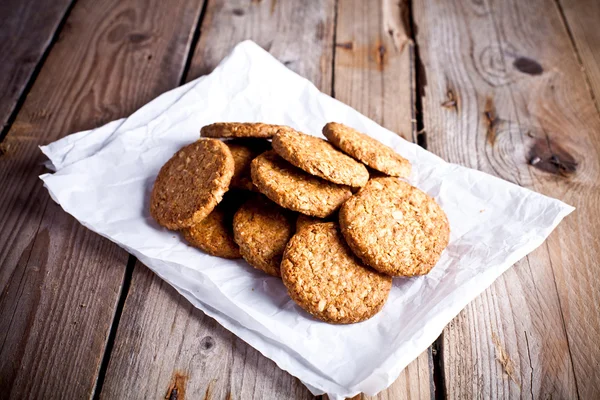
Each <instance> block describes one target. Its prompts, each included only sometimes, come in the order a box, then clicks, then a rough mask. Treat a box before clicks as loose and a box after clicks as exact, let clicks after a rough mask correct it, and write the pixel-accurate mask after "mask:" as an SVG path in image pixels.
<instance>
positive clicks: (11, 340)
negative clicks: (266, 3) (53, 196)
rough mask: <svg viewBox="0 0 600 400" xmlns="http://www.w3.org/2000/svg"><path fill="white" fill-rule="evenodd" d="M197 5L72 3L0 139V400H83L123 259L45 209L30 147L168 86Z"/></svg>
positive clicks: (176, 75)
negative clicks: (25, 96)
mask: <svg viewBox="0 0 600 400" xmlns="http://www.w3.org/2000/svg"><path fill="white" fill-rule="evenodd" d="M200 7H201V4H198V3H197V2H195V1H191V0H190V1H183V2H180V4H179V7H169V6H167V5H166V4H165V3H164V2H161V1H151V2H147V1H141V0H126V1H122V0H101V1H98V0H81V1H79V2H78V3H77V5H76V6H75V7H74V9H73V10H72V12H71V14H70V16H69V18H68V20H67V22H66V23H65V25H64V27H63V30H62V31H61V33H60V37H59V38H58V40H57V42H56V43H55V45H54V46H53V49H52V51H51V52H50V54H49V56H48V58H47V60H46V62H45V64H44V67H43V68H42V70H41V71H40V74H39V76H38V78H37V80H36V82H35V84H34V85H33V87H32V89H31V91H30V93H29V94H28V97H27V99H26V101H25V103H24V104H23V107H22V108H21V111H20V112H19V114H18V116H17V118H16V120H15V122H14V124H13V125H12V127H11V129H10V131H9V132H8V135H7V137H6V139H5V141H4V143H3V146H4V147H3V149H4V151H3V153H2V155H1V156H0V186H1V187H2V188H3V190H2V193H0V201H1V203H2V208H1V209H0V224H1V226H2V229H1V230H0V265H2V268H1V269H0V289H1V291H0V320H2V321H3V323H2V324H0V343H1V348H0V393H2V395H1V397H2V398H61V399H62V398H85V397H90V396H91V395H92V393H93V390H94V386H95V384H96V376H97V374H98V369H99V364H100V360H101V358H102V355H103V352H104V349H105V346H106V340H107V336H108V332H109V329H110V326H111V323H112V320H113V316H114V312H115V306H116V304H117V300H118V297H119V293H120V290H121V285H122V281H123V274H124V271H125V264H126V262H127V254H126V253H125V252H124V251H123V250H121V249H119V248H118V247H117V246H116V245H113V244H112V243H110V242H109V241H107V240H105V239H103V238H101V237H100V236H98V235H95V234H92V233H91V232H89V231H87V230H86V229H85V228H83V227H82V226H81V225H80V224H78V223H77V222H76V221H75V220H74V219H73V218H72V217H70V216H69V215H67V214H66V213H64V212H63V211H62V210H60V208H59V207H58V206H57V205H56V204H55V203H53V202H52V201H50V197H49V196H48V193H47V192H46V190H45V189H44V188H43V187H42V184H41V182H40V180H39V179H38V175H39V174H41V173H43V172H45V170H44V168H43V167H42V166H41V164H42V162H43V157H42V155H41V153H40V151H39V149H38V147H37V146H38V145H39V144H45V143H48V142H50V141H53V140H56V139H58V138H59V137H61V136H63V135H65V134H67V133H69V132H73V131H77V130H81V129H86V128H90V127H93V126H97V125H100V124H102V123H104V122H108V121H110V120H112V119H116V118H119V117H122V116H124V115H127V114H129V113H131V112H132V111H133V110H135V109H136V108H138V107H139V106H141V105H142V104H144V103H145V102H147V101H149V100H150V99H152V98H154V97H155V96H157V95H158V94H160V93H161V92H163V91H165V90H167V89H169V88H171V87H174V86H176V85H177V84H178V83H179V80H180V77H181V73H182V70H183V67H184V64H185V56H186V54H187V49H188V47H189V43H190V41H191V37H192V33H193V32H194V27H195V24H196V20H197V18H198V15H199V13H200ZM5 321H6V323H4V322H5Z"/></svg>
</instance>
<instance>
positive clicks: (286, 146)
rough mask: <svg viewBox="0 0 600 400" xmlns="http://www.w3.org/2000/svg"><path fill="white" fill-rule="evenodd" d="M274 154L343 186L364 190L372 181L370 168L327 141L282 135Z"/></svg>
mask: <svg viewBox="0 0 600 400" xmlns="http://www.w3.org/2000/svg"><path fill="white" fill-rule="evenodd" d="M273 150H275V151H276V152H277V154H279V155H280V156H281V157H282V158H284V159H285V160H286V161H288V162H289V163H291V164H293V165H295V166H296V167H298V168H300V169H302V170H304V171H306V172H308V173H309V174H311V175H315V176H318V177H319V178H323V179H325V180H328V181H330V182H333V183H337V184H339V185H347V186H352V187H362V186H364V185H365V184H366V183H367V181H368V180H369V172H368V171H367V168H366V167H365V166H364V165H363V164H361V163H359V162H357V161H356V160H354V159H353V158H351V157H348V156H347V155H345V154H344V153H342V152H340V151H339V150H337V149H336V148H335V147H333V146H332V145H331V143H328V142H327V141H325V140H323V139H319V138H317V137H314V136H310V135H306V134H304V133H300V132H296V131H294V130H291V129H290V130H285V131H279V132H278V133H277V134H276V135H275V136H274V137H273Z"/></svg>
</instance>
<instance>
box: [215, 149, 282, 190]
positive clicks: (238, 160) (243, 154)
mask: <svg viewBox="0 0 600 400" xmlns="http://www.w3.org/2000/svg"><path fill="white" fill-rule="evenodd" d="M225 144H227V147H229V150H230V151H231V155H232V156H233V161H234V164H235V168H234V171H233V177H232V178H231V184H230V185H229V186H230V187H231V188H233V189H243V190H250V191H253V190H256V189H255V188H254V185H253V184H252V178H251V177H250V163H251V162H252V160H253V159H254V158H255V157H257V156H258V155H259V154H261V153H264V152H265V151H267V150H269V149H270V148H271V143H269V142H268V141H267V140H263V139H233V140H228V141H226V142H225Z"/></svg>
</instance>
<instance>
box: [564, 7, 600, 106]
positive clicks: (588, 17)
mask: <svg viewBox="0 0 600 400" xmlns="http://www.w3.org/2000/svg"><path fill="white" fill-rule="evenodd" d="M558 3H559V4H560V5H561V6H562V11H563V12H564V17H565V19H566V23H567V26H568V29H569V32H570V33H571V34H572V36H573V40H574V42H575V50H576V51H577V53H578V56H579V57H580V59H581V63H582V64H583V68H584V70H585V74H586V76H587V78H588V81H589V84H590V89H591V90H592V92H593V95H594V100H595V102H596V107H597V108H598V109H600V29H598V21H600V2H598V1H595V0H583V1H582V0H577V1H575V0H560V1H558Z"/></svg>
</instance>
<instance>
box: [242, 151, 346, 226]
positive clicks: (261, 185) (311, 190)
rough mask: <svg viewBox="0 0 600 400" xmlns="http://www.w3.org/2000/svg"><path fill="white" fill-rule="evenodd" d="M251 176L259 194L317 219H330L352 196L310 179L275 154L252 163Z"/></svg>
mask: <svg viewBox="0 0 600 400" xmlns="http://www.w3.org/2000/svg"><path fill="white" fill-rule="evenodd" d="M251 174H252V182H253V183H254V185H255V186H256V187H257V188H258V190H260V191H261V192H262V193H264V194H265V195H267V197H268V198H270V199H271V200H273V201H274V202H275V203H277V204H279V205H280V206H282V207H285V208H289V209H290V210H294V211H298V212H300V213H303V214H307V215H311V216H313V217H319V218H324V217H327V216H328V215H330V214H331V213H333V212H334V211H335V210H336V209H338V207H339V206H340V205H341V204H342V203H343V202H344V201H346V199H348V198H349V197H350V196H351V195H352V192H351V191H350V189H349V188H348V187H347V186H340V185H336V184H335V183H331V182H327V181H325V180H323V179H320V178H317V177H314V176H312V175H309V174H307V173H306V172H304V171H302V170H301V169H299V168H296V167H294V166H293V165H291V164H289V163H288V162H287V161H285V160H284V159H282V158H281V157H279V156H278V155H277V154H276V153H275V152H274V151H272V150H271V151H267V152H265V153H263V154H261V155H260V156H258V157H256V158H255V159H254V160H253V161H252V165H251Z"/></svg>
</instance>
